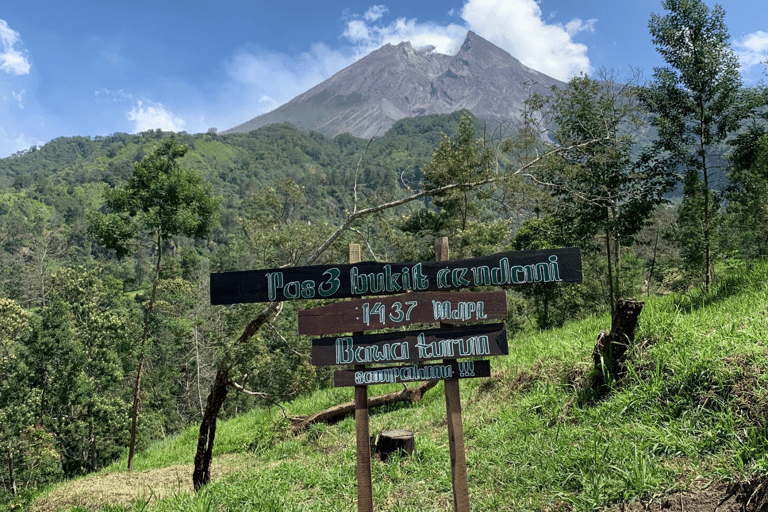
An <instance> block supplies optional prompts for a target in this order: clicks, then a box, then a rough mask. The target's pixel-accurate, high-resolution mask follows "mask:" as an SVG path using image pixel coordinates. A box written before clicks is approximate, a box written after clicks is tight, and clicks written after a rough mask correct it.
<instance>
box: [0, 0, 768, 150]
mask: <svg viewBox="0 0 768 512" xmlns="http://www.w3.org/2000/svg"><path fill="white" fill-rule="evenodd" d="M3 4H4V5H1V6H0V157H5V156H8V155H10V154H13V153H14V152H16V151H19V150H23V149H26V148H28V147H30V146H32V145H41V144H44V143H45V142H48V141H49V140H51V139H53V138H56V137H60V136H73V135H90V136H95V135H108V134H111V133H115V132H128V133H134V132H139V131H143V130H147V129H152V128H162V129H164V130H174V131H181V130H184V131H187V132H190V133H197V132H203V131H206V130H207V129H208V128H211V127H216V128H218V129H219V130H223V129H227V128H231V127H232V126H234V125H237V124H240V123H242V122H244V121H246V120H248V119H250V118H252V117H255V116H256V115H258V114H261V113H264V112H266V111H269V110H271V109H273V108H275V107H277V106H279V105H281V104H283V103H285V102H286V101H288V100H290V99H291V98H293V97H294V96H296V95H298V94H300V93H301V92H303V91H305V90H307V89H309V88H310V87H312V86H313V85H315V84H317V83H319V82H321V81H323V80H325V79H326V78H329V77H330V76H331V75H333V74H334V73H335V72H337V71H339V70H341V69H342V68H344V67H346V66H348V65H350V64H351V63H353V62H354V61H355V60H356V59H358V58H360V57H362V56H364V55H366V54H368V53H369V52H371V51H372V50H374V49H376V48H378V47H380V46H381V45H383V44H385V43H393V44H397V43H398V42H400V41H404V40H409V41H411V42H412V43H413V44H414V46H425V45H428V44H432V45H434V46H436V47H437V51H440V52H442V53H447V54H453V53H455V52H456V51H457V50H458V47H459V46H460V44H461V42H462V41H463V39H464V37H465V35H466V32H467V30H473V31H475V32H476V33H477V34H479V35H480V36H482V37H484V38H486V39H488V40H490V41H491V42H493V43H495V44H497V45H498V46H501V47H502V48H504V49H505V50H507V51H508V52H510V53H511V54H512V55H513V56H515V57H517V58H518V59H519V60H521V61H522V62H523V63H524V64H526V65H527V66H529V67H532V68H535V69H537V70H539V71H542V72H544V73H547V74H549V75H551V76H554V77H556V78H559V79H561V80H566V79H568V78H569V77H571V76H574V75H576V74H578V73H580V72H585V73H589V74H593V75H594V74H595V73H596V72H597V70H599V69H600V68H603V67H607V68H613V69H615V70H616V71H618V72H619V73H621V74H624V75H628V74H629V73H630V71H631V69H632V68H637V69H639V70H640V71H641V72H642V73H643V76H644V77H645V78H650V77H651V76H652V74H653V67H654V66H660V65H662V64H663V62H662V61H661V59H660V58H659V57H658V55H657V53H656V50H655V48H654V46H653V44H652V42H651V39H650V36H649V34H648V29H647V26H648V18H649V16H650V14H651V13H659V14H663V12H664V11H663V9H662V7H661V1H660V0H633V1H632V2H606V1H604V0H539V1H535V0H448V1H439V2H437V1H433V0H408V1H402V0H391V1H384V3H382V4H378V3H373V2H370V3H365V2H363V3H357V4H353V3H350V2H348V1H346V2H345V1H339V0H325V1H323V2H317V1H312V2H308V1H292V0H284V1H282V2H274V1H257V0H250V1H246V0H217V1H213V0H195V1H189V0H187V1H181V0H154V1H147V0H134V1H132V2H114V1H113V2H104V0H100V1H98V2H97V1H95V0H67V1H53V0H24V1H23V2H22V1H10V2H3ZM708 5H710V7H711V6H713V5H714V2H708ZM720 5H722V6H723V8H724V9H725V11H726V23H727V25H728V29H729V33H730V35H731V42H732V44H733V47H734V49H735V50H736V52H737V54H738V55H739V58H740V62H741V64H742V76H743V78H744V81H745V83H747V84H755V83H757V82H758V81H759V80H761V79H763V78H765V67H764V66H763V65H762V64H761V63H760V62H761V61H764V60H766V58H768V16H766V14H768V9H766V6H765V0H724V1H722V2H721V3H720Z"/></svg>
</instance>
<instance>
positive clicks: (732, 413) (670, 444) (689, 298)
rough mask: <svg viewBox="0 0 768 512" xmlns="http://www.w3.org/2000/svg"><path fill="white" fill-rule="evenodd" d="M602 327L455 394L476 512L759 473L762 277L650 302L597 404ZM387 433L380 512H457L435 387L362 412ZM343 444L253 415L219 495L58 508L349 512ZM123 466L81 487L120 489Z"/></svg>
mask: <svg viewBox="0 0 768 512" xmlns="http://www.w3.org/2000/svg"><path fill="white" fill-rule="evenodd" d="M609 326H610V320H609V318H608V317H607V316H599V317H594V318H590V319H587V320H584V321H580V322H574V323H572V324H570V325H568V326H566V327H565V328H563V329H559V330H555V331H549V332H542V333H527V334H524V335H520V336H518V337H516V338H515V339H513V340H510V355H509V356H507V357H503V358H494V359H493V361H492V370H493V376H492V377H491V378H488V379H477V380H465V381H462V384H461V388H462V391H461V393H462V407H463V421H464V432H465V444H466V449H467V453H466V455H467V461H468V466H469V489H470V502H471V504H472V509H473V510H482V511H493V510H520V511H527V510H530V511H550V510H551V511H554V510H575V511H590V510H595V509H598V508H602V507H607V506H610V505H611V504H617V503H622V502H626V501H631V500H637V499H640V498H644V497H645V498H647V497H651V496H660V495H663V494H667V493H670V492H673V491H678V490H685V489H693V488H700V487H703V486H706V485H707V484H708V483H709V482H714V481H718V482H720V481H739V480H747V479H750V478H753V477H755V476H764V475H766V474H768V418H767V417H766V412H768V393H767V392H766V390H767V389H768V387H767V386H766V384H767V383H768V374H766V371H765V370H766V368H768V351H766V346H765V339H766V335H765V332H766V327H768V265H765V266H760V267H756V268H754V269H752V270H751V272H748V273H747V272H743V273H742V274H741V275H740V276H731V277H728V278H724V279H722V280H720V281H719V282H718V283H717V284H716V286H715V287H714V288H713V290H712V292H711V293H704V292H701V291H694V292H691V293H688V294H684V295H670V296H666V297H662V298H651V299H648V300H647V302H646V304H645V306H644V309H643V312H642V314H641V316H640V326H639V330H638V333H637V338H636V344H635V347H634V348H633V351H632V357H631V361H630V364H629V369H628V374H627V376H626V378H625V379H623V380H622V381H620V382H617V383H614V387H613V388H612V390H611V392H610V393H609V394H608V396H607V397H605V398H603V399H597V398H596V394H595V393H594V391H593V390H591V389H590V387H589V383H590V372H591V371H592V368H591V351H592V348H593V346H594V342H595V339H596V335H597V333H598V332H599V330H600V329H601V328H602V329H606V328H608V327H609ZM392 389H396V388H392ZM387 390H388V388H387V387H386V386H377V387H373V388H372V389H371V391H370V393H371V394H378V393H383V392H386V391H387ZM351 398H352V390H351V389H328V390H321V391H318V392H317V393H315V394H313V395H311V396H306V397H302V398H300V399H297V400H296V401H295V402H293V403H290V404H286V405H285V407H286V409H287V410H288V411H289V413H290V414H293V415H300V414H309V413H311V412H315V411H317V410H320V409H322V408H324V407H327V406H330V405H333V404H336V403H339V402H342V401H346V400H350V399H351ZM386 428H406V429H409V430H412V431H413V432H414V433H415V435H416V452H415V454H414V455H413V456H412V457H409V458H403V459H399V458H396V459H395V460H394V461H390V462H389V463H387V464H383V463H381V462H379V461H377V460H373V465H372V475H373V486H374V487H373V492H374V504H375V508H376V510H385V511H403V512H405V511H425V510H430V511H432V510H436V511H447V510H452V509H453V503H452V499H453V498H452V491H451V475H450V467H449V461H448V442H447V433H446V421H445V403H444V399H443V396H442V386H438V387H437V388H435V389H433V390H432V391H430V392H428V393H427V396H426V397H425V398H424V399H423V400H422V401H421V402H420V403H418V404H414V405H397V406H391V407H386V408H381V409H378V410H373V411H372V414H371V432H372V433H376V432H379V431H381V430H383V429H386ZM354 432H355V424H354V420H353V419H347V420H344V421H342V422H340V423H338V424H337V425H334V426H326V425H315V426H312V427H311V428H310V429H308V430H307V431H306V432H305V433H304V434H302V435H300V436H296V437H294V436H292V435H290V434H289V425H288V422H287V421H286V420H285V418H284V416H283V414H282V413H281V412H280V411H279V410H277V409H275V410H272V411H266V410H258V411H252V412H250V413H248V414H245V415H243V416H240V417H238V418H236V419H233V420H230V421H227V422H222V423H221V424H220V426H219V427H218V430H217V437H216V452H215V454H214V455H215V457H214V471H215V473H214V481H213V482H212V483H211V484H209V485H208V486H206V487H205V488H204V489H203V490H202V491H201V492H199V493H197V494H194V493H192V492H190V491H189V489H187V488H186V487H189V485H190V483H189V481H187V482H185V484H184V486H186V487H184V486H179V485H177V487H176V488H175V489H174V488H172V487H173V486H172V485H171V486H170V487H171V489H170V490H168V489H167V488H165V487H163V490H162V492H160V491H161V485H160V484H161V482H160V480H159V477H156V478H158V480H157V481H156V485H155V486H154V487H153V486H152V485H151V484H150V485H148V486H147V487H145V488H144V490H143V491H140V492H136V490H135V489H134V494H133V496H135V498H134V501H133V502H131V501H130V500H123V501H122V502H121V503H118V502H117V500H114V501H113V502H112V504H110V505H106V506H104V505H103V503H102V504H101V505H96V506H94V505H88V504H80V505H78V506H76V507H75V508H71V507H72V504H71V503H70V504H69V505H67V502H66V501H64V500H61V501H60V502H61V503H62V504H63V505H64V506H63V508H60V509H61V510H68V509H67V508H66V506H69V507H70V508H69V510H77V511H84V510H93V509H99V508H98V507H99V506H100V507H101V508H100V509H99V510H104V511H110V512H117V511H120V512H124V511H135V510H152V511H153V512H154V511H160V512H162V511H214V510H215V511H222V510H226V511H241V510H242V511H246V510H248V511H250V510H267V511H268V510H280V511H293V510H296V511H323V512H325V511H335V510H338V511H342V510H343V511H350V510H355V503H356V501H355V500H356V482H355V445H354V443H355V435H354ZM196 439H197V431H196V429H195V428H192V429H189V430H187V431H185V432H183V433H182V434H180V435H179V436H177V437H176V438H174V439H172V440H170V441H166V442H163V443H158V444H156V445H154V446H152V447H151V448H150V449H149V450H147V451H146V452H144V453H141V454H139V455H138V456H137V458H136V460H135V464H136V468H137V472H142V471H144V472H149V471H160V472H162V471H163V468H166V469H165V470H166V471H168V470H169V469H168V468H176V467H179V465H184V466H183V467H184V468H185V471H186V472H187V473H188V478H187V480H190V479H191V477H189V475H191V461H192V457H193V454H194V448H195V443H196ZM123 467H124V461H121V462H120V463H117V464H115V465H114V466H112V467H110V468H108V469H106V470H105V471H104V472H102V474H100V475H96V476H92V477H89V478H86V479H84V481H86V482H94V484H93V485H95V482H98V479H99V478H105V477H106V475H117V476H116V477H115V478H116V480H117V481H119V480H120V479H121V478H122V479H123V480H126V479H128V478H129V475H127V474H126V473H122V471H123V469H122V468H123ZM159 474H160V473H158V475H159ZM118 485H119V484H118V483H114V484H112V486H113V487H117V486H118ZM57 492H61V491H52V492H51V493H49V495H48V498H50V497H51V496H56V495H57V494H56V493H57ZM78 507H80V508H78ZM40 510H54V508H47V509H46V508H41V509H40Z"/></svg>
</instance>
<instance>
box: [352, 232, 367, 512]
mask: <svg viewBox="0 0 768 512" xmlns="http://www.w3.org/2000/svg"><path fill="white" fill-rule="evenodd" d="M360 259H361V258H360V245H359V244H349V262H350V263H352V264H354V263H360ZM354 334H355V335H359V334H361V333H354ZM355 370H365V365H355ZM355 431H356V433H357V510H358V512H373V484H372V481H371V438H370V427H369V421H368V386H355Z"/></svg>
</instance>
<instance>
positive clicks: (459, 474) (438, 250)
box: [435, 237, 469, 512]
mask: <svg viewBox="0 0 768 512" xmlns="http://www.w3.org/2000/svg"><path fill="white" fill-rule="evenodd" d="M449 259H450V257H449V254H448V237H442V238H438V239H437V240H435V260H437V261H448V260H449ZM448 361H450V360H446V362H448ZM445 409H446V414H447V419H448V447H449V451H450V454H451V483H452V484H453V507H454V510H455V511H456V512H469V485H468V483H467V456H466V453H465V450H464V425H463V424H462V421H461V397H460V396H459V379H450V380H446V381H445Z"/></svg>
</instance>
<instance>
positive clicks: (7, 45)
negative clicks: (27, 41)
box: [0, 19, 30, 75]
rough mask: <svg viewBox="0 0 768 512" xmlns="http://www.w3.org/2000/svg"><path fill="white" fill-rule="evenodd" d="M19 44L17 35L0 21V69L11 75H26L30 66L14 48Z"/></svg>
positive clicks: (5, 23) (24, 57) (22, 54)
mask: <svg viewBox="0 0 768 512" xmlns="http://www.w3.org/2000/svg"><path fill="white" fill-rule="evenodd" d="M20 43H21V37H20V36H19V33H18V32H16V31H15V30H13V29H12V28H11V27H9V26H8V23H7V22H6V21H5V20H2V19H0V69H2V70H3V71H5V72H6V73H10V74H12V75H26V74H28V73H29V68H30V64H29V61H28V60H27V57H26V56H25V55H24V52H22V51H21V50H19V49H17V48H16V45H18V44H20Z"/></svg>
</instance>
